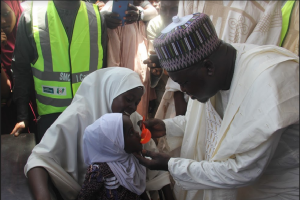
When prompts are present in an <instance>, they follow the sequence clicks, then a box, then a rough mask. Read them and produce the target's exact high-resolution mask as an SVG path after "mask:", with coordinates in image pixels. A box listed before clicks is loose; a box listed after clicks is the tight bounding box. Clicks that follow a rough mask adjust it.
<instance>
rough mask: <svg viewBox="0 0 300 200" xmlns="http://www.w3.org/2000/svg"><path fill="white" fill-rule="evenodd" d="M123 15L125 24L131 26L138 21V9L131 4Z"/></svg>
mask: <svg viewBox="0 0 300 200" xmlns="http://www.w3.org/2000/svg"><path fill="white" fill-rule="evenodd" d="M125 14H126V15H125V17H124V19H125V24H133V23H135V22H136V21H137V20H138V19H139V9H138V8H137V7H135V6H134V5H132V4H129V5H128V9H127V10H126V11H125Z"/></svg>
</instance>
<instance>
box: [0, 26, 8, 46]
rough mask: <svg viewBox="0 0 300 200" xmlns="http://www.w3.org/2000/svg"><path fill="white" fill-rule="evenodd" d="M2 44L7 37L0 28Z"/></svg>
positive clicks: (5, 42)
mask: <svg viewBox="0 0 300 200" xmlns="http://www.w3.org/2000/svg"><path fill="white" fill-rule="evenodd" d="M2 44H4V45H6V44H7V37H6V34H5V33H4V31H3V30H2V29H1V45H2Z"/></svg>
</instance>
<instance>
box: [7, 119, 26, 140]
mask: <svg viewBox="0 0 300 200" xmlns="http://www.w3.org/2000/svg"><path fill="white" fill-rule="evenodd" d="M27 124H28V123H27V121H21V122H19V123H16V125H15V128H14V129H13V130H12V132H11V133H10V134H11V135H12V134H14V136H15V137H18V136H19V135H20V133H22V132H23V130H24V129H25V128H26V127H27Z"/></svg>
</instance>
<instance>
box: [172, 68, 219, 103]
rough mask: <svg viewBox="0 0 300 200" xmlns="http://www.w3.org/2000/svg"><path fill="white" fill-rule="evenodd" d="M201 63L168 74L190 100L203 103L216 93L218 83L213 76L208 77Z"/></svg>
mask: <svg viewBox="0 0 300 200" xmlns="http://www.w3.org/2000/svg"><path fill="white" fill-rule="evenodd" d="M202 65H203V63H198V64H194V65H193V66H191V67H189V68H186V69H184V70H180V71H176V72H169V76H170V78H171V79H172V80H173V81H175V82H176V83H178V84H179V85H180V88H181V90H182V92H185V93H186V94H187V95H189V96H190V97H191V98H192V99H197V101H199V102H201V103H205V102H207V101H208V100H209V98H211V97H212V96H214V95H215V94H216V93H217V92H218V91H219V87H218V81H217V80H216V77H215V76H214V75H208V72H207V69H206V68H205V67H204V66H202Z"/></svg>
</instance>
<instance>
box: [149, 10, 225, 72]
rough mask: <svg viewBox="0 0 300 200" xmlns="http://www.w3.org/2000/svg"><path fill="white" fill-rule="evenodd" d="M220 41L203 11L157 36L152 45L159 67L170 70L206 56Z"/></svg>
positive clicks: (185, 66) (175, 69)
mask: <svg viewBox="0 0 300 200" xmlns="http://www.w3.org/2000/svg"><path fill="white" fill-rule="evenodd" d="M220 43H221V40H220V39H219V38H218V36H217V33H216V30H215V27H214V25H213V24H212V22H211V20H210V18H209V17H208V16H207V15H206V14H204V13H195V14H193V17H192V18H191V19H190V20H188V21H187V22H186V23H185V24H184V25H180V26H176V27H175V28H173V29H172V30H171V31H170V32H168V33H162V34H161V35H160V36H158V37H157V38H156V39H155V40H154V42H153V46H154V49H155V51H156V54H157V56H158V58H159V62H160V65H161V67H162V68H164V69H165V70H167V71H168V72H172V71H177V70H180V69H184V68H187V67H190V66H191V65H192V64H194V63H197V62H199V61H201V60H203V59H204V58H206V57H208V56H209V55H211V54H212V53H213V52H214V51H215V50H216V49H217V48H218V47H219V45H220Z"/></svg>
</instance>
